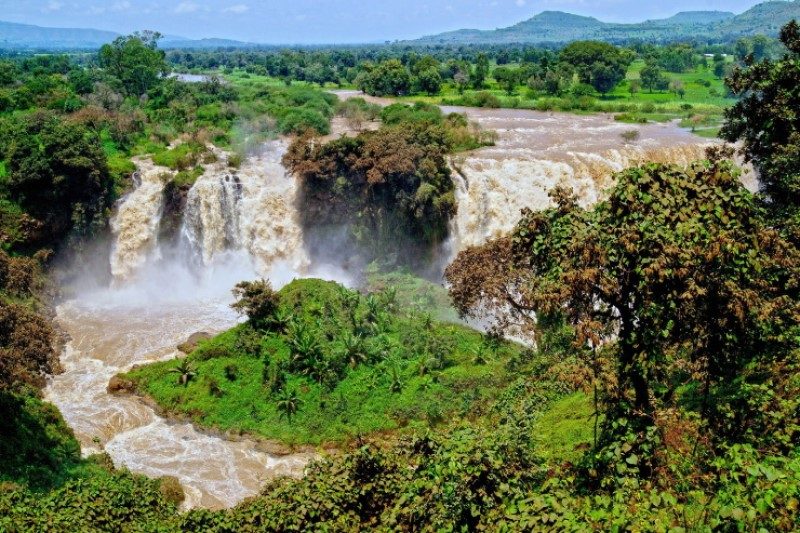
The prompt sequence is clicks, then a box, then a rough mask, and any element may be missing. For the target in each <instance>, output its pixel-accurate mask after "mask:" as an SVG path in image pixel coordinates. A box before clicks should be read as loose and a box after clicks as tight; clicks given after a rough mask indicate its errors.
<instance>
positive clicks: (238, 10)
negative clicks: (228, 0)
mask: <svg viewBox="0 0 800 533" xmlns="http://www.w3.org/2000/svg"><path fill="white" fill-rule="evenodd" d="M248 11H250V7H249V6H247V5H245V4H236V5H233V6H229V7H226V8H225V9H223V10H222V12H223V13H235V14H237V15H241V14H242V13H247V12H248Z"/></svg>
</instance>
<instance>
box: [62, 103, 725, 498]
mask: <svg viewBox="0 0 800 533" xmlns="http://www.w3.org/2000/svg"><path fill="white" fill-rule="evenodd" d="M339 95H340V96H341V97H350V96H354V93H353V92H346V91H340V92H339ZM446 110H447V111H456V112H464V113H466V114H467V116H468V117H469V119H470V120H473V121H475V122H477V123H479V124H480V125H481V126H482V127H484V128H486V129H492V130H495V131H497V132H498V141H497V144H496V146H493V147H487V148H483V149H480V150H476V151H474V152H470V153H467V154H461V155H458V156H456V157H454V158H453V161H452V163H453V167H454V168H455V169H456V172H455V173H454V176H455V179H456V186H457V201H458V212H457V215H456V217H455V219H454V221H453V225H452V242H451V243H450V245H451V248H452V250H451V251H452V253H455V252H457V251H458V250H459V249H462V248H463V247H465V246H469V245H472V244H479V243H481V242H484V241H485V240H486V239H489V238H491V237H494V236H497V235H500V234H502V233H504V232H506V231H508V230H510V229H511V228H512V227H513V225H514V224H515V223H516V221H517V218H518V216H519V212H520V210H521V209H522V208H523V207H532V208H537V207H544V206H546V205H547V204H548V201H549V200H548V196H547V193H548V191H549V190H550V189H551V188H552V187H554V186H555V185H557V184H565V185H570V186H572V187H573V188H574V189H575V190H576V191H577V192H578V194H579V195H580V197H581V199H582V201H583V202H584V203H586V204H590V203H592V202H594V201H596V200H597V199H598V198H600V197H601V196H602V194H603V190H604V189H605V188H607V187H608V186H610V185H611V175H612V174H613V172H615V171H618V170H621V169H623V168H625V167H626V166H628V165H631V164H634V163H639V162H642V161H645V160H655V161H662V162H677V163H682V164H685V163H688V162H689V161H691V160H694V159H697V158H699V157H702V155H703V150H704V148H705V147H706V146H707V145H708V144H710V143H709V142H708V141H706V140H704V139H700V138H698V137H695V136H693V135H692V134H690V133H688V132H686V131H684V130H682V129H680V128H678V127H677V126H675V125H674V124H663V125H641V126H639V125H637V126H633V125H629V124H620V123H617V122H614V121H613V119H612V118H611V117H609V116H606V115H594V116H576V115H568V114H564V113H538V112H534V111H523V110H500V109H460V108H447V109H446ZM340 122H341V121H340ZM337 128H338V129H337V132H338V133H342V132H344V128H343V126H342V124H339V123H337ZM631 129H636V130H638V131H639V138H638V139H637V140H636V141H634V142H625V141H624V140H623V138H622V136H621V134H622V133H623V132H624V131H628V130H631ZM285 146H286V145H285V142H284V141H275V142H274V143H270V144H268V145H266V146H265V147H264V150H263V151H262V152H261V153H260V154H258V155H256V156H253V157H251V158H249V159H247V160H246V162H245V164H244V165H243V167H242V169H241V170H239V171H237V172H232V171H230V170H229V169H228V168H227V167H226V166H225V165H224V164H219V165H216V166H214V165H212V166H211V167H210V168H208V169H207V170H206V174H204V176H202V177H201V178H200V179H198V180H197V184H196V185H195V187H194V189H193V190H192V191H191V192H190V193H189V205H188V207H187V213H186V214H185V217H184V218H185V220H184V222H183V228H182V230H181V232H182V235H183V238H182V239H181V243H182V244H180V245H175V244H170V245H169V246H173V247H174V246H178V247H180V248H181V249H180V250H174V249H170V250H165V249H163V248H162V247H165V246H167V244H165V243H160V242H158V238H157V235H158V222H159V217H160V216H161V212H162V206H161V205H160V202H161V194H160V191H161V189H162V188H163V183H164V181H163V179H161V178H159V177H158V176H157V173H158V172H160V171H163V170H165V169H157V168H153V166H152V164H150V163H147V162H146V161H140V162H139V164H140V171H141V172H140V179H139V182H138V183H139V185H138V187H137V189H136V190H134V191H133V192H132V193H130V194H129V195H128V196H127V197H126V198H125V199H123V201H122V202H121V203H120V205H119V206H118V209H117V214H116V216H115V219H114V223H113V227H114V231H115V244H114V249H113V251H112V253H111V256H110V257H109V259H108V261H109V263H110V269H111V270H112V271H113V273H114V274H115V279H114V282H113V283H112V284H111V286H109V287H99V288H98V287H94V288H91V289H90V288H82V287H80V286H78V287H71V288H69V290H71V291H72V292H73V293H74V294H76V295H77V296H76V297H75V298H73V299H70V300H68V301H65V302H63V303H62V304H61V305H59V306H58V310H57V320H58V323H59V324H60V325H61V327H62V328H63V329H64V330H65V331H66V332H67V333H68V334H69V336H70V338H71V340H70V342H69V343H68V345H67V347H66V351H65V353H64V354H63V355H62V362H63V365H64V368H65V371H64V373H63V374H60V375H58V376H55V377H53V378H52V379H51V381H50V383H49V386H48V388H47V390H46V395H47V398H48V399H49V400H50V401H52V402H53V403H55V404H56V405H57V406H58V408H59V409H60V410H61V412H62V413H63V414H64V417H65V419H66V421H67V423H68V424H69V425H70V426H71V427H72V428H73V430H74V431H75V434H76V436H77V437H78V439H79V440H80V442H81V445H82V447H83V452H84V453H85V454H90V453H93V452H98V451H105V452H107V453H108V454H109V455H110V456H111V458H112V459H113V461H114V463H115V464H116V465H117V466H125V467H127V468H129V469H130V470H132V471H134V472H139V473H143V474H146V475H149V476H154V477H157V476H164V475H170V476H175V477H177V478H178V479H179V480H180V482H181V484H182V485H183V486H184V488H185V491H186V494H187V500H186V502H185V504H184V505H185V507H197V506H202V507H209V508H222V507H230V506H233V505H235V504H236V503H238V502H240V501H241V500H242V499H244V498H245V497H248V496H251V495H254V494H256V493H257V492H258V490H259V489H260V487H262V486H263V484H264V483H265V482H266V481H267V480H269V479H270V478H273V477H275V476H281V475H294V476H297V475H301V474H302V471H303V468H304V466H305V464H306V463H307V461H308V460H309V459H310V456H309V455H307V454H297V455H289V456H283V457H278V456H273V455H270V454H268V453H265V452H264V451H261V450H259V447H258V446H257V444H256V443H254V442H251V441H247V440H244V441H237V442H232V441H228V440H225V439H223V438H220V437H217V436H212V435H208V434H205V433H203V432H199V431H197V430H196V429H194V428H193V427H192V426H191V425H190V424H187V423H173V422H169V421H167V420H165V419H164V418H162V417H160V416H158V415H157V414H156V413H155V412H154V411H153V410H152V409H151V408H150V407H148V406H147V405H145V404H144V403H143V402H142V401H141V400H139V399H138V398H135V397H131V396H124V395H122V396H120V395H110V394H108V393H107V392H106V387H107V384H108V381H109V379H110V378H111V377H112V376H114V375H115V374H117V373H119V372H121V371H125V370H127V369H129V368H130V367H132V366H133V365H135V364H142V363H147V362H151V361H158V360H163V359H169V358H173V357H175V356H176V355H177V352H176V349H175V346H176V345H177V344H178V343H180V342H182V341H184V340H185V339H186V338H187V337H188V336H189V335H190V334H192V333H194V332H197V331H208V332H214V331H221V330H224V329H226V328H228V327H230V326H232V325H234V324H235V323H236V322H237V320H239V317H237V316H236V315H235V314H234V313H233V312H232V311H231V309H230V307H229V304H230V303H231V294H230V290H231V288H232V287H233V285H234V284H235V283H236V282H238V281H241V280H242V279H252V278H255V277H258V276H267V277H270V278H271V279H273V281H274V282H275V284H276V285H281V284H283V283H286V282H288V281H289V280H291V279H292V278H293V277H296V276H310V275H313V276H319V277H326V278H328V279H337V280H345V281H346V279H344V274H343V273H342V272H341V271H338V270H337V269H336V268H335V265H334V266H330V265H328V266H321V265H313V264H309V261H308V258H307V257H306V255H305V253H304V250H303V235H302V231H301V229H300V226H299V224H298V223H297V219H298V217H297V205H296V201H295V200H296V198H295V195H296V191H295V186H294V183H293V180H292V178H291V177H290V176H287V175H286V173H285V171H284V170H283V168H282V166H281V165H280V156H281V154H282V153H283V150H285ZM223 162H224V155H223ZM165 257H173V258H177V259H170V260H165V259H164V258H165ZM91 276H92V275H91V272H90V271H89V270H87V272H86V274H85V277H91ZM86 286H87V287H88V286H89V284H87V285H86Z"/></svg>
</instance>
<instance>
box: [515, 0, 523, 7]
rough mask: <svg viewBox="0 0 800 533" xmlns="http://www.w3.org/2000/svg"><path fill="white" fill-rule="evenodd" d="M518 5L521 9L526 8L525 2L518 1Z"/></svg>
mask: <svg viewBox="0 0 800 533" xmlns="http://www.w3.org/2000/svg"><path fill="white" fill-rule="evenodd" d="M516 4H517V5H518V6H519V7H525V0H517V1H516Z"/></svg>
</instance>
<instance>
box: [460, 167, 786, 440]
mask: <svg viewBox="0 0 800 533" xmlns="http://www.w3.org/2000/svg"><path fill="white" fill-rule="evenodd" d="M616 180H617V185H616V186H615V187H614V189H613V190H612V191H611V193H610V196H609V198H608V199H607V200H606V201H603V202H601V203H599V204H598V205H597V206H596V207H594V208H593V209H591V210H586V209H583V208H581V207H580V206H579V205H578V203H577V200H576V198H575V197H574V196H572V194H571V193H570V192H568V191H565V190H562V189H557V190H556V191H555V193H554V196H553V199H554V202H555V206H554V207H552V208H550V209H546V210H543V211H537V212H533V211H525V212H524V213H523V217H522V220H521V221H520V222H519V224H518V225H517V227H516V229H515V231H514V233H513V235H512V236H511V237H508V238H504V239H500V240H497V241H492V242H490V243H488V244H487V245H485V246H482V247H478V248H471V249H468V250H466V251H464V252H462V253H461V254H459V256H458V258H457V259H456V261H455V262H454V263H453V264H451V266H450V267H448V269H447V272H446V278H447V280H448V281H449V282H450V284H451V294H452V296H453V299H454V302H455V304H456V306H457V307H458V309H459V310H460V312H461V313H462V314H464V315H466V316H478V315H489V316H494V317H496V318H499V319H500V321H501V322H503V321H505V322H507V321H509V320H512V319H516V320H521V321H522V322H523V323H526V322H527V323H529V324H531V325H533V324H534V323H535V317H536V316H538V317H540V318H542V317H551V316H562V317H565V318H566V319H567V320H568V321H569V322H570V323H571V324H572V325H573V326H574V327H575V329H576V331H577V332H578V333H579V338H580V339H582V340H583V341H587V340H593V343H594V345H595V346H596V345H597V343H598V342H602V343H604V344H605V345H606V346H611V347H613V348H612V350H613V354H614V360H615V362H616V364H615V366H616V380H615V381H614V382H613V383H610V384H609V398H610V400H611V407H612V411H611V412H610V413H615V414H618V415H619V414H621V415H622V416H625V417H627V418H629V419H630V418H633V419H634V420H638V421H639V422H640V423H641V424H644V426H647V425H653V424H654V420H655V417H656V410H657V408H658V406H659V405H662V404H664V403H668V402H669V401H670V399H671V398H673V397H674V395H675V392H676V389H677V388H679V387H680V386H682V385H684V384H685V383H686V382H687V381H694V382H695V383H697V388H698V390H699V393H698V395H699V396H700V398H701V403H702V408H701V412H702V413H703V414H704V415H706V418H707V419H709V420H710V421H711V423H712V425H713V424H716V425H721V424H722V421H721V420H719V419H715V420H711V419H712V418H717V417H716V415H715V414H714V413H717V412H718V411H716V410H714V408H713V405H712V404H714V403H716V402H712V401H711V398H713V397H714V396H715V394H719V395H723V396H724V394H725V393H726V391H728V390H729V389H728V388H729V387H731V386H732V385H733V384H734V383H735V382H736V381H737V380H744V381H746V380H747V377H746V376H747V375H748V373H751V374H758V372H761V371H762V370H763V369H765V368H768V365H767V364H764V363H763V361H764V360H769V361H771V362H774V361H780V360H782V359H783V358H786V357H787V356H788V354H789V353H790V351H791V350H792V349H793V348H794V347H795V345H796V342H797V341H796V338H795V337H794V335H795V333H796V331H797V329H796V326H797V324H798V306H797V300H796V291H797V287H798V277H797V265H798V264H800V262H798V253H797V250H796V248H795V247H793V246H792V245H790V244H788V243H786V242H785V241H783V240H782V239H781V237H780V236H779V234H778V232H777V231H775V230H774V229H772V228H771V227H769V226H768V225H766V224H765V223H764V222H763V218H762V213H761V212H760V210H759V207H758V204H757V202H756V201H755V199H754V197H753V196H752V195H751V194H750V193H749V192H748V191H747V190H745V189H744V187H743V186H742V185H741V183H740V181H739V179H738V173H737V172H736V171H735V170H734V169H733V168H732V167H731V164H730V163H729V162H727V161H725V160H722V159H720V158H718V157H717V156H715V159H714V160H712V161H711V162H703V163H695V164H694V165H693V166H691V167H690V168H688V169H681V168H679V167H676V166H664V165H655V164H651V165H646V166H644V167H640V168H633V169H630V170H627V171H624V172H622V173H621V174H619V175H617V176H616ZM501 325H503V324H502V323H501ZM756 362H758V365H763V366H758V365H757V366H758V368H759V369H758V370H755V371H754V370H753V366H752V365H753V364H754V363H756ZM717 401H718V402H719V403H724V400H722V399H720V400H717ZM728 415H729V413H725V414H724V416H723V415H720V416H719V417H718V418H722V419H725V417H726V416H728ZM730 416H733V415H730ZM756 418H757V417H752V420H747V417H743V418H741V419H737V420H742V424H743V425H746V424H748V423H755V422H754V420H755V419H756ZM609 420H611V417H609ZM640 427H642V426H640ZM736 430H737V431H743V430H742V427H737V428H736Z"/></svg>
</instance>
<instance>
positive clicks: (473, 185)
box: [447, 108, 752, 257]
mask: <svg viewBox="0 0 800 533" xmlns="http://www.w3.org/2000/svg"><path fill="white" fill-rule="evenodd" d="M448 110H449V111H462V112H466V113H467V114H468V116H469V118H470V119H471V120H475V121H476V122H478V123H479V124H480V125H481V126H483V127H485V128H487V129H493V130H495V131H497V133H498V140H497V142H496V144H495V146H492V147H487V148H482V149H479V150H476V151H473V152H470V153H468V154H466V155H465V156H457V157H454V158H453V159H452V161H451V167H452V168H453V176H454V177H453V179H454V181H455V195H456V202H457V204H458V211H457V213H456V215H455V217H454V219H453V221H452V223H451V239H450V242H449V243H448V245H447V248H448V251H449V253H450V256H451V257H452V256H453V255H454V254H456V253H458V251H460V250H463V249H464V248H466V247H469V246H476V245H480V244H483V243H484V242H486V241H487V240H489V239H492V238H496V237H499V236H501V235H504V234H507V233H508V232H510V231H511V230H512V229H513V228H514V226H515V225H516V223H517V221H518V220H519V218H520V211H521V210H522V209H523V208H526V207H527V208H530V209H534V210H535V209H544V208H546V207H548V206H549V205H550V198H549V192H550V191H551V190H552V189H553V188H554V187H556V186H558V185H562V186H566V187H568V188H571V189H572V190H573V191H574V192H575V194H576V195H577V196H578V199H579V201H580V203H581V204H582V205H584V206H588V205H591V204H593V203H595V202H597V201H598V200H600V199H601V198H602V195H603V194H604V191H605V190H607V189H608V188H609V187H610V186H611V185H613V183H612V176H613V174H614V173H615V172H619V171H621V170H623V169H625V168H628V167H631V166H634V165H638V164H641V163H644V162H647V161H651V162H658V163H675V164H679V165H688V164H689V163H691V162H692V161H696V160H698V159H703V158H704V157H705V150H706V148H708V147H709V146H713V145H714V144H716V143H714V142H708V141H700V140H699V139H698V138H697V137H694V136H692V135H691V134H690V133H689V132H686V131H685V130H682V129H680V128H677V127H676V126H675V125H673V124H666V125H635V126H634V125H630V124H620V123H618V122H615V121H613V120H612V119H611V118H610V117H607V116H602V115H599V116H598V115H595V116H585V117H579V116H573V115H564V114H548V113H540V112H535V111H516V110H480V109H469V110H464V109H459V108H451V109H448ZM630 130H635V131H637V132H638V133H637V136H638V138H637V140H636V141H633V142H626V141H625V140H624V139H623V137H622V133H623V132H626V131H630ZM698 141H699V142H698ZM748 181H752V179H751V178H750V177H749V176H748Z"/></svg>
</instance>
